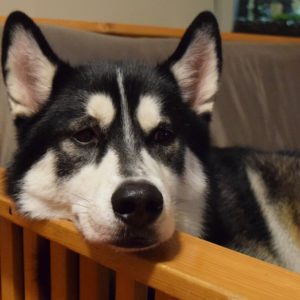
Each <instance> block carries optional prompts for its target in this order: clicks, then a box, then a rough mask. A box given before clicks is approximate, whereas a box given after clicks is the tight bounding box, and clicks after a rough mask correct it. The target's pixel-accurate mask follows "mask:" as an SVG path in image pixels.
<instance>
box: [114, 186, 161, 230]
mask: <svg viewBox="0 0 300 300" xmlns="http://www.w3.org/2000/svg"><path fill="white" fill-rule="evenodd" d="M112 207H113V210H114V213H115V215H116V216H117V217H118V218H120V219H121V220H122V221H123V222H124V223H126V224H128V225H131V226H146V225H150V224H151V223H153V222H154V221H155V220H156V219H157V218H158V217H159V215H160V214H161V211H162V209H163V197H162V194H161V193H160V191H159V190H158V189H157V188H156V187H155V186H154V185H152V184H150V183H149V182H147V181H128V182H125V183H123V184H121V185H120V186H119V187H118V189H117V190H116V191H115V192H114V193H113V195H112Z"/></svg>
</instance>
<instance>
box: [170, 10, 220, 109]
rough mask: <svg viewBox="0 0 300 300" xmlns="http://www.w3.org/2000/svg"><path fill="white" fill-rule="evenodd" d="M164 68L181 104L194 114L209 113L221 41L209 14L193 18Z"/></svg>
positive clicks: (215, 21) (217, 28)
mask: <svg viewBox="0 0 300 300" xmlns="http://www.w3.org/2000/svg"><path fill="white" fill-rule="evenodd" d="M166 64H167V67H168V68H169V69H170V71H171V72H172V73H173V75H174V77H175V79H176V80H177V82H178V85H179V87H180V89H181V92H182V96H183V99H184V101H186V102H187V103H189V104H190V105H191V107H192V109H193V110H194V111H196V112H197V113H198V114H202V113H210V112H211V111H212V108H213V100H212V99H211V97H212V96H213V95H214V94H215V93H216V91H217V89H218V81H219V76H220V73H221V69H222V49H221V37H220V32H219V27H218V23H217V20H216V19H215V17H214V15H213V14H212V13H210V12H203V13H201V14H199V15H198V17H196V19H195V20H194V21H193V23H192V24H191V25H190V26H189V28H188V29H187V31H186V32H185V34H184V36H183V38H182V39H181V41H180V43H179V46H178V47H177V49H176V50H175V52H174V53H173V55H172V56H171V57H170V58H169V59H168V60H167V62H166Z"/></svg>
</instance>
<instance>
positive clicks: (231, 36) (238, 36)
mask: <svg viewBox="0 0 300 300" xmlns="http://www.w3.org/2000/svg"><path fill="white" fill-rule="evenodd" d="M5 19H6V17H4V16H0V24H3V23H4V22H5ZM34 20H35V21H36V22H38V23H40V24H49V25H54V26H62V27H67V28H73V29H79V30H84V31H90V32H97V33H105V34H111V35H119V36H134V37H172V38H180V37H181V36H182V35H183V33H184V29H182V28H165V27H157V26H144V25H132V24H117V23H101V22H87V21H76V20H62V19H45V18H34ZM222 39H223V40H224V41H244V42H264V43H300V38H298V37H284V36H273V35H262V34H246V33H231V32H225V33H222Z"/></svg>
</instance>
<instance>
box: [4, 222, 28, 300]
mask: <svg viewBox="0 0 300 300" xmlns="http://www.w3.org/2000/svg"><path fill="white" fill-rule="evenodd" d="M0 227H1V228H0V236H1V237H2V238H3V239H4V238H5V242H3V240H2V242H1V251H0V252H1V255H0V256H1V293H2V295H1V297H2V300H21V299H24V288H23V260H22V258H23V256H22V231H21V229H20V228H18V227H17V226H16V225H14V224H13V223H11V222H9V221H8V220H5V219H4V218H0Z"/></svg>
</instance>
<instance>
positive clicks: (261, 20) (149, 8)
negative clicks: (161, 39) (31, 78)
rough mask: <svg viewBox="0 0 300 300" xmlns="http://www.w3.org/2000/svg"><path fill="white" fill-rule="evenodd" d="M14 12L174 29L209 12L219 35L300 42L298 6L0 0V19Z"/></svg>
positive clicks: (251, 0) (260, 1) (290, 0)
mask: <svg viewBox="0 0 300 300" xmlns="http://www.w3.org/2000/svg"><path fill="white" fill-rule="evenodd" d="M16 9H18V10H23V11H24V12H26V13H28V14H29V15H30V16H32V17H42V18H56V19H71V20H83V21H98V22H114V23H127V24H141V25H156V26H163V27H176V28H184V27H186V26H188V24H189V23H190V21H191V20H192V19H193V18H194V17H195V16H196V15H197V14H198V12H200V11H202V10H210V11H212V12H214V13H215V14H216V16H217V17H218V20H219V23H220V26H221V30H222V31H223V32H231V31H235V32H249V33H264V34H277V35H278V34H279V35H289V36H300V30H299V27H300V26H299V23H300V0H184V1H183V0H151V1H149V0H126V1H124V0H85V1H82V0H52V1H40V0H26V1H24V0H2V1H1V4H0V15H2V16H4V15H7V14H9V12H11V11H13V10H16Z"/></svg>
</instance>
